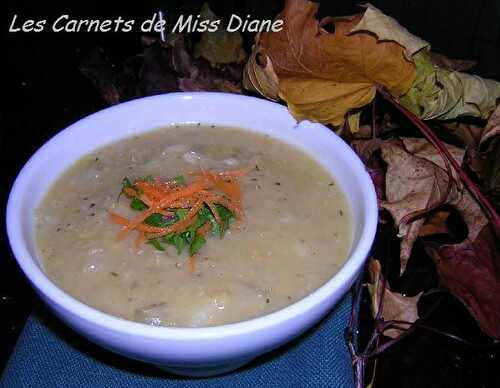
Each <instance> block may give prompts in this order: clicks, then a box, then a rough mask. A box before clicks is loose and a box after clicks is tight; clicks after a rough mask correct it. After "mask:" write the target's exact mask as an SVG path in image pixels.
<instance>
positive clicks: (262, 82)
mask: <svg viewBox="0 0 500 388" xmlns="http://www.w3.org/2000/svg"><path fill="white" fill-rule="evenodd" d="M257 39H258V35H257ZM243 87H244V88H245V89H247V90H252V91H255V92H258V93H260V94H262V95H263V96H264V97H266V98H268V99H270V100H274V101H276V100H278V92H279V79H278V76H277V75H276V73H275V71H274V69H273V64H272V62H271V61H270V60H269V58H267V57H266V56H264V55H261V54H260V53H259V51H258V50H257V49H255V47H254V48H253V50H252V53H251V54H250V57H249V58H248V62H247V65H246V67H245V71H244V72H243Z"/></svg>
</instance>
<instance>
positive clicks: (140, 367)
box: [0, 293, 354, 388]
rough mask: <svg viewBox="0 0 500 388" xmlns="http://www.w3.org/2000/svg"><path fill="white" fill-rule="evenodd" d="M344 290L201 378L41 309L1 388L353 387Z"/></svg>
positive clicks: (24, 335) (33, 317)
mask: <svg viewBox="0 0 500 388" xmlns="http://www.w3.org/2000/svg"><path fill="white" fill-rule="evenodd" d="M350 309H351V295H350V293H348V294H347V295H346V296H345V297H344V298H343V299H342V300H341V302H339V304H338V305H337V307H336V308H335V309H334V310H333V311H332V313H330V314H329V315H328V316H327V317H326V318H325V319H324V320H323V321H322V322H320V323H319V324H318V325H317V326H316V327H315V328H313V329H312V330H310V331H308V332H307V333H305V334H304V335H303V336H302V337H300V338H298V339H297V340H295V341H293V342H292V343H291V344H289V345H287V346H285V347H282V348H280V349H277V350H276V351H274V352H271V353H270V354H267V355H264V356H262V357H260V358H258V359H256V360H254V361H253V362H252V363H251V364H249V365H248V366H245V367H243V368H242V369H240V370H238V371H235V372H232V373H229V374H226V375H223V376H216V377H210V378H203V379H191V378H182V377H178V376H173V375H170V374H168V373H166V372H163V371H161V370H159V369H156V368H154V367H152V366H149V365H145V364H142V363H140V362H136V361H132V360H129V359H125V358H122V357H120V356H117V355H115V354H112V353H110V352H108V351H105V350H103V349H102V348H100V347H98V346H96V345H94V344H92V343H90V342H89V341H87V340H85V339H83V338H82V337H80V336H78V335H77V334H75V333H73V332H72V331H71V330H70V329H68V328H66V327H65V326H64V325H63V324H62V323H61V322H60V321H59V320H57V318H55V317H54V316H52V315H51V314H50V313H48V312H47V311H46V310H44V309H39V311H37V312H35V313H33V314H32V315H31V316H30V318H29V319H28V321H27V323H26V326H25V328H24V330H23V332H22V333H21V335H20V337H19V340H18V343H17V345H16V348H15V350H14V352H13V354H12V356H11V358H10V360H9V361H8V363H7V366H6V368H5V370H4V373H3V375H2V378H1V380H0V387H6V388H7V387H8V388H11V387H15V388H23V387H40V388H43V387H50V388H57V387H64V388H70V387H137V388H142V387H159V386H161V387H181V388H182V387H194V388H206V387H231V388H240V387H286V386H289V387H353V385H354V384H353V371H352V367H351V358H350V355H349V352H348V349H347V347H346V345H345V343H344V336H343V332H344V328H345V327H346V325H347V322H348V319H349V315H350Z"/></svg>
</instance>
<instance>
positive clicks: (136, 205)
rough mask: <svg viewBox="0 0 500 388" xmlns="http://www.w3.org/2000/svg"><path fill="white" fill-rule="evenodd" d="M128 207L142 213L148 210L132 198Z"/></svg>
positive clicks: (140, 202)
mask: <svg viewBox="0 0 500 388" xmlns="http://www.w3.org/2000/svg"><path fill="white" fill-rule="evenodd" d="M130 207H131V208H132V209H134V210H137V211H143V210H146V209H147V208H148V207H147V206H146V204H145V203H144V202H142V201H141V200H140V199H138V198H132V201H130Z"/></svg>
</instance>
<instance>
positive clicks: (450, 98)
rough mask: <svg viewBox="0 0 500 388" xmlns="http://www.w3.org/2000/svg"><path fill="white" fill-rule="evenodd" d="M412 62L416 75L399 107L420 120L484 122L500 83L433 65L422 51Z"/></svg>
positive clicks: (492, 106)
mask: <svg viewBox="0 0 500 388" xmlns="http://www.w3.org/2000/svg"><path fill="white" fill-rule="evenodd" d="M413 59H414V60H415V64H416V68H417V76H416V79H415V82H414V83H413V86H412V87H411V89H410V90H409V91H408V93H406V94H405V95H404V96H403V97H402V98H401V104H402V105H404V106H405V107H406V108H407V109H409V110H411V111H412V112H413V113H415V114H416V115H418V116H419V117H421V118H422V119H425V120H429V119H440V120H449V119H455V118H457V117H462V116H471V117H479V118H482V119H487V118H488V117H489V116H490V115H491V113H492V112H493V110H494V109H495V107H496V100H497V99H498V98H500V82H497V81H493V80H490V79H486V78H481V77H479V76H477V75H471V74H467V73H461V72H458V71H449V70H446V69H443V68H441V67H438V66H435V65H434V64H433V63H432V61H431V57H430V55H429V53H428V52H427V51H426V50H421V51H419V52H418V53H416V54H415V55H414V56H413Z"/></svg>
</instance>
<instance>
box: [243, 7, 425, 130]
mask: <svg viewBox="0 0 500 388" xmlns="http://www.w3.org/2000/svg"><path fill="white" fill-rule="evenodd" d="M317 10H318V4H317V3H314V2H312V1H307V0H289V1H287V2H286V5H285V9H284V10H283V12H282V13H281V15H280V18H281V19H283V20H284V26H283V29H282V30H281V31H280V32H273V33H262V34H261V35H260V36H259V38H258V41H257V42H256V45H255V47H254V51H258V52H259V53H260V55H262V56H263V57H264V58H265V62H266V63H267V61H270V62H271V64H272V73H274V74H275V75H276V76H277V77H278V79H279V93H278V94H279V96H280V97H281V98H282V99H283V100H285V101H286V102H287V104H288V108H289V110H290V112H291V113H292V114H293V115H294V116H295V117H296V118H297V119H299V120H302V119H306V118H307V119H310V120H315V121H319V122H322V123H329V124H332V125H340V124H342V123H343V122H344V120H345V118H346V115H347V113H348V112H349V111H351V110H353V109H357V108H361V107H363V106H364V105H366V104H368V103H369V102H370V101H371V100H372V99H373V98H374V96H375V91H376V87H377V86H383V87H385V88H386V89H388V90H389V91H390V93H391V94H392V95H394V96H400V95H402V94H404V93H406V92H407V90H408V89H409V88H410V86H411V84H412V83H413V80H414V77H415V66H414V64H413V63H412V62H411V61H408V60H407V59H406V58H405V56H404V48H403V47H402V46H400V45H399V44H397V43H395V42H388V41H378V40H377V38H376V37H375V36H374V35H373V34H372V33H369V32H356V33H351V31H352V30H353V28H355V27H356V26H357V25H358V24H359V22H360V21H361V19H362V15H354V16H351V17H346V18H341V19H333V18H325V19H323V20H322V21H320V22H318V21H317V20H316V18H315V15H316V13H317ZM327 25H329V26H330V27H334V28H335V32H334V33H330V32H328V31H327V30H326V26H327ZM253 58H254V59H253V60H251V61H249V63H248V64H247V71H248V72H251V71H254V72H255V70H252V69H255V66H256V63H255V62H256V60H255V59H256V56H253ZM267 73H271V71H270V70H268V71H267ZM248 78H249V79H251V77H250V75H249V76H248ZM265 78H273V76H272V75H268V76H267V77H265ZM252 84H253V86H254V87H255V88H256V89H257V90H258V91H259V92H261V93H263V94H269V92H268V91H263V88H259V86H258V85H257V84H256V83H253V82H252ZM268 89H270V90H275V88H273V86H272V85H271V86H269V87H268ZM271 94H272V93H271Z"/></svg>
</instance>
